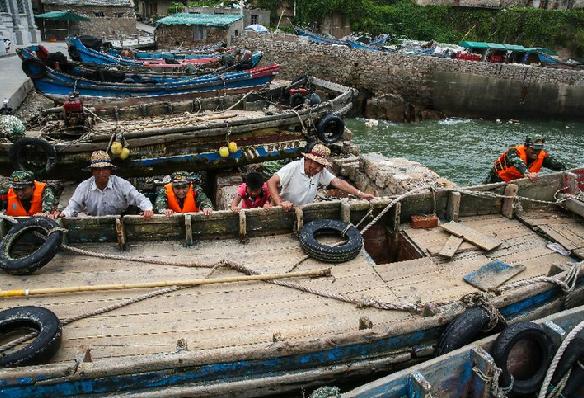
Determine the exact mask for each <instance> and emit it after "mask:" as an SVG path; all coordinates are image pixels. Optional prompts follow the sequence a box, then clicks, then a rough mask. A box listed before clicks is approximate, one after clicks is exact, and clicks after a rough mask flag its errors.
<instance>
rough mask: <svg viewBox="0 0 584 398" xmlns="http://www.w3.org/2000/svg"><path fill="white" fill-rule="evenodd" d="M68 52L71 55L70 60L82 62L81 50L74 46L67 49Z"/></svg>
mask: <svg viewBox="0 0 584 398" xmlns="http://www.w3.org/2000/svg"><path fill="white" fill-rule="evenodd" d="M67 52H68V53H69V58H71V59H72V60H73V61H75V62H81V56H80V55H79V50H78V49H77V48H76V47H74V46H69V47H68V48H67Z"/></svg>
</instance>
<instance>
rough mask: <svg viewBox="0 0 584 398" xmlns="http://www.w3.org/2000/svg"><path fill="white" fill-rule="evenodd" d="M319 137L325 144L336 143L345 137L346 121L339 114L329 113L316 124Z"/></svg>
mask: <svg viewBox="0 0 584 398" xmlns="http://www.w3.org/2000/svg"><path fill="white" fill-rule="evenodd" d="M316 132H317V134H318V138H320V140H321V141H322V142H323V143H325V144H334V143H335V142H337V141H339V140H340V139H341V138H342V137H343V133H344V132H345V122H344V121H343V119H341V118H340V117H339V116H337V115H335V114H332V113H329V114H327V115H325V116H324V117H323V118H322V119H320V121H319V122H318V124H317V125H316Z"/></svg>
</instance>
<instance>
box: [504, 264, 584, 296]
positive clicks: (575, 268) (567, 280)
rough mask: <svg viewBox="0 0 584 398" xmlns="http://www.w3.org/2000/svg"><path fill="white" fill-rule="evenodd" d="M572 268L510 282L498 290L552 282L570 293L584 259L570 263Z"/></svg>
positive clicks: (574, 285)
mask: <svg viewBox="0 0 584 398" xmlns="http://www.w3.org/2000/svg"><path fill="white" fill-rule="evenodd" d="M569 265H570V269H568V270H567V271H566V272H565V273H563V272H562V273H560V274H558V275H556V276H535V277H533V278H529V279H522V280H519V281H517V282H513V283H509V284H506V285H503V286H501V287H499V288H498V289H497V290H496V292H497V293H498V294H500V293H503V292H505V291H507V290H511V289H516V288H519V287H524V286H530V285H534V284H537V283H551V284H554V285H557V286H559V287H560V288H561V289H562V291H563V292H564V293H570V292H572V291H573V290H574V289H575V288H576V281H577V280H578V275H579V274H580V269H581V267H582V265H584V261H580V262H578V263H569Z"/></svg>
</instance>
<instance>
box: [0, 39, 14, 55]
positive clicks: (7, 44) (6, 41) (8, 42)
mask: <svg viewBox="0 0 584 398" xmlns="http://www.w3.org/2000/svg"><path fill="white" fill-rule="evenodd" d="M2 41H3V42H4V47H5V48H6V53H9V52H10V45H11V44H12V42H11V41H10V39H2Z"/></svg>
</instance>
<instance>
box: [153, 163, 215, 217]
mask: <svg viewBox="0 0 584 398" xmlns="http://www.w3.org/2000/svg"><path fill="white" fill-rule="evenodd" d="M154 204H155V205H156V212H157V213H160V214H164V215H166V216H167V217H170V216H171V215H173V214H174V213H196V212H198V211H202V212H203V214H205V215H206V216H208V215H209V214H211V213H212V212H213V205H212V203H211V201H210V200H209V198H208V197H207V195H205V192H203V190H202V189H201V188H200V187H198V186H196V185H195V184H193V178H192V176H191V175H190V174H189V173H187V172H186V171H177V172H174V173H172V175H171V182H169V183H168V184H166V185H164V186H163V187H162V188H161V189H160V190H159V191H158V195H157V196H156V200H155V201H154Z"/></svg>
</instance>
